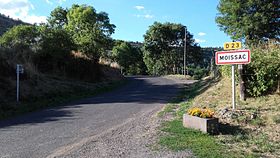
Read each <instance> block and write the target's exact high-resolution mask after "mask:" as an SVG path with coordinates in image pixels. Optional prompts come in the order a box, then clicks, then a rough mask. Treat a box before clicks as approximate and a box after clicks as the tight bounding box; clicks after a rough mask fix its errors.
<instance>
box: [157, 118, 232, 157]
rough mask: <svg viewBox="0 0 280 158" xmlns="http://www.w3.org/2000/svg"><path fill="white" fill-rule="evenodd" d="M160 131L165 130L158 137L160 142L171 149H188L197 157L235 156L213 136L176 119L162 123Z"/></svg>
mask: <svg viewBox="0 0 280 158" xmlns="http://www.w3.org/2000/svg"><path fill="white" fill-rule="evenodd" d="M162 131H164V132H167V135H166V136H163V137H161V138H160V144H161V145H164V146H167V147H168V148H170V149H172V150H175V151H179V150H185V149H190V150H191V151H192V152H193V153H194V155H195V156H197V157H199V158H206V157H207V158H225V157H227V158H230V157H235V156H234V153H230V152H227V151H226V150H225V147H224V146H222V145H221V144H219V143H217V142H216V140H215V138H214V137H213V136H210V135H208V134H204V133H202V132H200V131H196V130H193V129H189V128H185V127H183V123H182V121H180V120H178V119H177V120H173V121H169V122H166V123H164V124H163V127H162Z"/></svg>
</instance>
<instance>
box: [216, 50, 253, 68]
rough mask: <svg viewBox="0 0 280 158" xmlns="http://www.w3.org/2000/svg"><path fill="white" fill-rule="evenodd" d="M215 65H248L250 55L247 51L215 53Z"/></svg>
mask: <svg viewBox="0 0 280 158" xmlns="http://www.w3.org/2000/svg"><path fill="white" fill-rule="evenodd" d="M215 61H216V65H233V64H249V63H250V62H251V54H250V50H249V49H244V50H232V51H220V52H216V56H215Z"/></svg>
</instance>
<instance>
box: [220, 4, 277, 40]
mask: <svg viewBox="0 0 280 158" xmlns="http://www.w3.org/2000/svg"><path fill="white" fill-rule="evenodd" d="M279 8H280V1H279V0H221V1H220V3H219V5H218V8H217V9H218V11H219V14H218V16H217V17H216V22H217V23H218V26H219V27H220V29H221V30H222V31H224V32H225V33H226V34H228V35H229V36H231V37H232V39H234V40H236V39H240V38H241V39H246V40H248V41H251V40H254V41H256V40H263V39H265V38H268V39H272V38H275V39H279V38H280V36H279V35H280V20H279V19H280V9H279ZM248 41H247V42H248Z"/></svg>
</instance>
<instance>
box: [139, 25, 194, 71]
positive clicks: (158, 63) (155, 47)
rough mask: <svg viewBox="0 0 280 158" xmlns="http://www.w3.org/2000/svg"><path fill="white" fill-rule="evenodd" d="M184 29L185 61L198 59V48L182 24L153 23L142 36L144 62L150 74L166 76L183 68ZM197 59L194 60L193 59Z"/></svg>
mask: <svg viewBox="0 0 280 158" xmlns="http://www.w3.org/2000/svg"><path fill="white" fill-rule="evenodd" d="M185 29H186V45H187V46H186V47H187V50H188V51H187V54H188V58H187V60H188V61H189V63H191V62H194V61H195V60H197V59H198V58H199V47H198V46H197V44H196V43H195V42H194V39H193V35H191V34H190V32H189V31H187V28H185V26H183V25H182V24H175V23H159V22H155V23H154V24H153V25H151V26H150V27H149V29H148V30H147V32H146V34H145V35H144V39H145V41H144V47H143V50H144V61H145V64H146V65H147V68H148V72H149V73H150V74H155V73H156V74H167V73H171V72H172V71H174V69H175V68H176V67H182V66H183V48H184V38H185ZM195 56H197V57H198V58H197V59H195V58H194V57H195Z"/></svg>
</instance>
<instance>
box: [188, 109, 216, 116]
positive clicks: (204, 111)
mask: <svg viewBox="0 0 280 158" xmlns="http://www.w3.org/2000/svg"><path fill="white" fill-rule="evenodd" d="M188 114H189V115H191V116H197V117H201V118H213V116H214V112H213V111H212V110H210V109H208V108H205V109H201V108H191V109H189V110H188Z"/></svg>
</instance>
